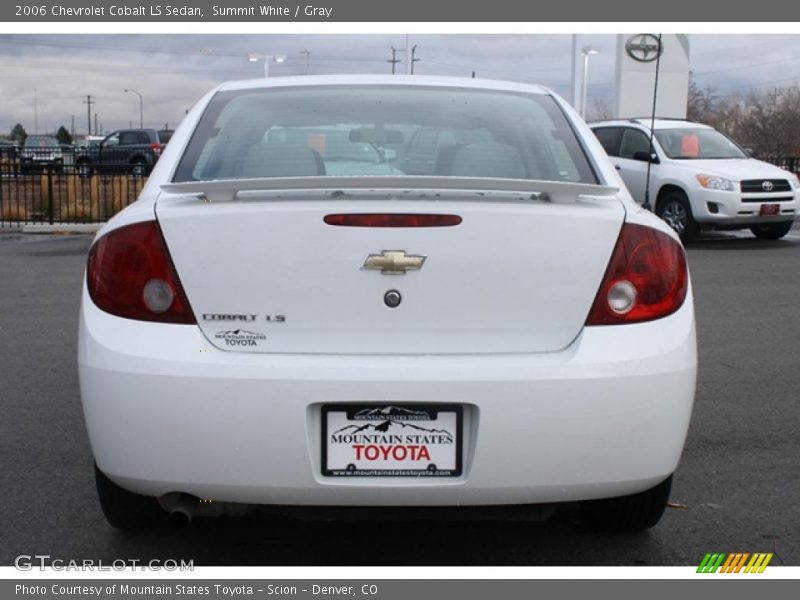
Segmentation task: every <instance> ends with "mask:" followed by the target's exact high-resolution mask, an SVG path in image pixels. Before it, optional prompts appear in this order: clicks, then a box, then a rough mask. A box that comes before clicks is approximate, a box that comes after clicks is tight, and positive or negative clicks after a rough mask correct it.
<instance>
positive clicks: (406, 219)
mask: <svg viewBox="0 0 800 600" xmlns="http://www.w3.org/2000/svg"><path fill="white" fill-rule="evenodd" d="M324 221H325V222H326V223H327V224H328V225H339V226H342V227H452V226H454V225H458V224H459V223H461V217H459V216H458V215H430V214H425V213H422V214H400V213H350V214H337V215H325V218H324Z"/></svg>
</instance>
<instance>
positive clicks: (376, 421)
mask: <svg viewBox="0 0 800 600" xmlns="http://www.w3.org/2000/svg"><path fill="white" fill-rule="evenodd" d="M461 427H462V410H461V406H458V405H452V404H423V405H419V404H373V405H364V404H341V405H324V406H323V407H322V474H323V475H326V476H330V477H457V476H459V475H461Z"/></svg>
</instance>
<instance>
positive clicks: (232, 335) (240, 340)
mask: <svg viewBox="0 0 800 600" xmlns="http://www.w3.org/2000/svg"><path fill="white" fill-rule="evenodd" d="M214 337H215V338H216V339H218V340H224V341H225V344H226V345H228V346H257V345H258V343H259V342H262V341H264V340H266V339H267V336H266V335H264V334H263V333H256V332H254V331H247V330H246V329H233V330H230V331H220V332H219V333H217V334H216V335H215V336H214Z"/></svg>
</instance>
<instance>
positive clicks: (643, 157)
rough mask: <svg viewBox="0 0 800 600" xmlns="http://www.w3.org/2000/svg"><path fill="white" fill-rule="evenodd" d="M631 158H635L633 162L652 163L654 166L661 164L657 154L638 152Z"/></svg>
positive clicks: (644, 151)
mask: <svg viewBox="0 0 800 600" xmlns="http://www.w3.org/2000/svg"><path fill="white" fill-rule="evenodd" d="M631 158H633V160H640V161H642V162H651V163H653V164H654V165H657V164H658V163H659V162H661V161H659V160H658V154H656V153H655V152H648V151H647V150H637V151H636V152H634V153H633V156H632V157H631Z"/></svg>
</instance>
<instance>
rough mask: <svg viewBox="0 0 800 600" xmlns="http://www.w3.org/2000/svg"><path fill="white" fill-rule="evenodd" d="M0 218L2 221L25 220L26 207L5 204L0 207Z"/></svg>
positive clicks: (26, 216) (26, 214)
mask: <svg viewBox="0 0 800 600" xmlns="http://www.w3.org/2000/svg"><path fill="white" fill-rule="evenodd" d="M0 220H2V221H27V220H28V209H27V208H25V207H24V206H17V205H13V204H12V205H7V206H2V207H0Z"/></svg>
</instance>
